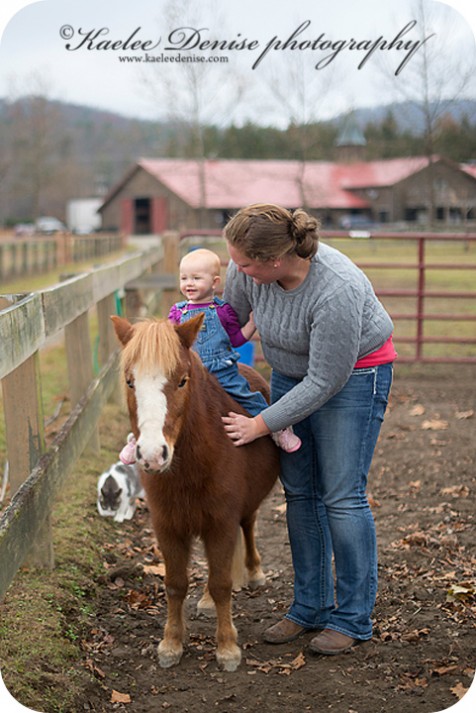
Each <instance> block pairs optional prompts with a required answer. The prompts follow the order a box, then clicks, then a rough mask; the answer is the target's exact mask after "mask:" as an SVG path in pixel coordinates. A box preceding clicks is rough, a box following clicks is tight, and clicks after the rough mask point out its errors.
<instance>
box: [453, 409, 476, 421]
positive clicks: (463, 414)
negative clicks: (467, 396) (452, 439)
mask: <svg viewBox="0 0 476 713" xmlns="http://www.w3.org/2000/svg"><path fill="white" fill-rule="evenodd" d="M455 416H456V418H457V419H459V420H460V421H462V420H464V419H465V418H472V417H473V416H474V411H473V409H471V410H470V411H457V412H456V414H455Z"/></svg>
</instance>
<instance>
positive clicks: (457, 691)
mask: <svg viewBox="0 0 476 713" xmlns="http://www.w3.org/2000/svg"><path fill="white" fill-rule="evenodd" d="M450 691H451V693H453V694H454V695H455V696H456V697H457V698H459V699H460V700H461V698H463V696H464V695H465V693H467V692H468V689H467V688H465V687H464V686H463V684H462V683H461V681H458V683H457V684H456V686H453V688H450Z"/></svg>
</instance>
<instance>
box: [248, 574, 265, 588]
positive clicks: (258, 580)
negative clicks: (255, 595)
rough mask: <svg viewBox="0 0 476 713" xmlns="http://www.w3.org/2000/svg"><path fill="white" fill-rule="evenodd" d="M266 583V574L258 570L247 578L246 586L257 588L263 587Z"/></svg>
mask: <svg viewBox="0 0 476 713" xmlns="http://www.w3.org/2000/svg"><path fill="white" fill-rule="evenodd" d="M265 584H266V575H265V573H264V572H263V570H259V571H258V572H255V573H254V574H252V575H251V576H250V578H249V580H248V587H249V588H250V589H258V588H259V587H264V585H265Z"/></svg>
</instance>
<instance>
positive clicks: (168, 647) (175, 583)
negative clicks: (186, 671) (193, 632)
mask: <svg viewBox="0 0 476 713" xmlns="http://www.w3.org/2000/svg"><path fill="white" fill-rule="evenodd" d="M159 544H160V549H161V550H162V554H163V555H164V560H165V593H166V596H167V621H166V623H165V628H164V638H163V639H162V641H161V642H160V644H159V646H158V649H157V652H158V654H159V663H160V665H161V666H162V668H169V667H170V666H174V665H175V664H178V663H179V661H180V659H181V658H182V654H183V641H184V637H185V624H184V616H183V603H184V599H185V596H186V594H187V589H188V576H187V566H188V560H189V556H190V541H183V540H179V539H178V538H173V539H172V538H170V539H169V538H168V537H164V536H163V535H162V536H161V538H160V539H159Z"/></svg>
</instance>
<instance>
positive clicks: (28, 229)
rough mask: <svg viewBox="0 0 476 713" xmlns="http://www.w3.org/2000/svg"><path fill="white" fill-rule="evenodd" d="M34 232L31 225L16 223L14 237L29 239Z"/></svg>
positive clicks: (33, 227)
mask: <svg viewBox="0 0 476 713" xmlns="http://www.w3.org/2000/svg"><path fill="white" fill-rule="evenodd" d="M35 232H36V228H35V226H34V224H33V223H17V224H16V225H15V236H16V237H17V238H30V237H31V236H32V235H34V234H35Z"/></svg>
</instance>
